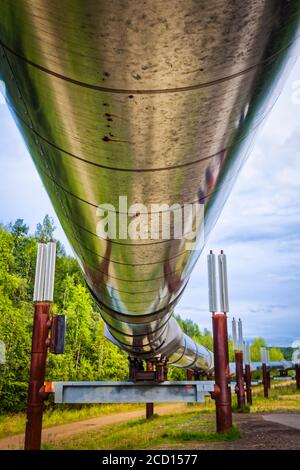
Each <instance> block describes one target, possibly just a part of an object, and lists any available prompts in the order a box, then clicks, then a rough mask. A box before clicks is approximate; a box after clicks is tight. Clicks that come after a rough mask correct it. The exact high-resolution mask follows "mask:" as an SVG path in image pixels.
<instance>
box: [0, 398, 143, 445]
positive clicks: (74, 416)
mask: <svg viewBox="0 0 300 470" xmlns="http://www.w3.org/2000/svg"><path fill="white" fill-rule="evenodd" d="M143 407H144V405H142V404H135V403H133V404H129V403H128V404H125V403H124V404H107V405H106V404H105V405H85V406H77V407H76V406H74V405H73V406H72V407H68V406H66V405H62V406H60V405H56V407H55V408H53V409H50V410H47V411H46V412H45V413H44V416H43V427H44V428H48V427H52V426H59V425H60V424H67V423H74V422H77V421H83V420H85V419H89V418H95V417H97V416H103V415H108V414H113V413H118V412H125V411H134V410H138V409H141V408H143ZM25 420H26V417H25V414H24V413H17V414H7V415H0V439H1V438H2V437H8V436H13V435H15V434H21V433H23V432H24V431H25Z"/></svg>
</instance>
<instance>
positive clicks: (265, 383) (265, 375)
mask: <svg viewBox="0 0 300 470" xmlns="http://www.w3.org/2000/svg"><path fill="white" fill-rule="evenodd" d="M262 376H263V386H264V397H265V398H268V396H269V387H268V369H267V364H266V363H263V364H262Z"/></svg>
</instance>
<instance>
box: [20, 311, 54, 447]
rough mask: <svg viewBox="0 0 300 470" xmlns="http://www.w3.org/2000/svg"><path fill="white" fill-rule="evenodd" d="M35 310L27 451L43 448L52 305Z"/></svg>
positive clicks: (27, 423)
mask: <svg viewBox="0 0 300 470" xmlns="http://www.w3.org/2000/svg"><path fill="white" fill-rule="evenodd" d="M34 309H35V311H34V321H33V332H32V347H31V366H30V376H29V388H28V403H27V421H26V431H25V450H39V449H40V448H41V437H42V419H43V408H44V399H45V394H44V393H43V387H44V382H45V372H46V359H47V349H48V346H49V340H48V335H49V328H50V304H49V303H44V302H36V304H35V307H34Z"/></svg>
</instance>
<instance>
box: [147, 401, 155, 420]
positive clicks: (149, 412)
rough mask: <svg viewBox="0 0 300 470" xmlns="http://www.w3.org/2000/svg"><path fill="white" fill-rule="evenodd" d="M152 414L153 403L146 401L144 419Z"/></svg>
mask: <svg viewBox="0 0 300 470" xmlns="http://www.w3.org/2000/svg"><path fill="white" fill-rule="evenodd" d="M153 414H154V404H153V403H146V419H150V418H152V417H153Z"/></svg>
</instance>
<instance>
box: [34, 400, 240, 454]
mask: <svg viewBox="0 0 300 470" xmlns="http://www.w3.org/2000/svg"><path fill="white" fill-rule="evenodd" d="M116 436H117V439H116ZM239 437H240V435H239V430H238V428H237V427H236V426H234V427H233V429H232V430H231V431H230V432H228V433H225V434H216V433H215V417H214V415H213V414H212V413H209V412H201V409H199V406H198V405H195V406H193V407H192V409H190V407H187V408H186V410H185V411H184V412H183V413H175V414H171V415H168V416H155V417H154V418H153V419H151V420H145V419H135V420H131V421H129V422H126V423H121V424H115V425H110V426H104V427H103V428H102V429H100V430H95V431H90V432H84V433H81V434H78V435H76V436H74V437H71V438H70V437H68V439H65V440H61V441H59V442H48V443H46V444H44V446H43V448H44V449H47V450H50V449H71V450H79V449H83V450H85V449H89V450H101V449H104V450H105V449H111V450H133V449H134V450H137V449H151V448H153V447H156V446H160V447H161V446H164V445H168V444H176V443H181V442H183V443H184V442H187V441H207V442H217V441H228V440H233V439H238V438H239Z"/></svg>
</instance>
